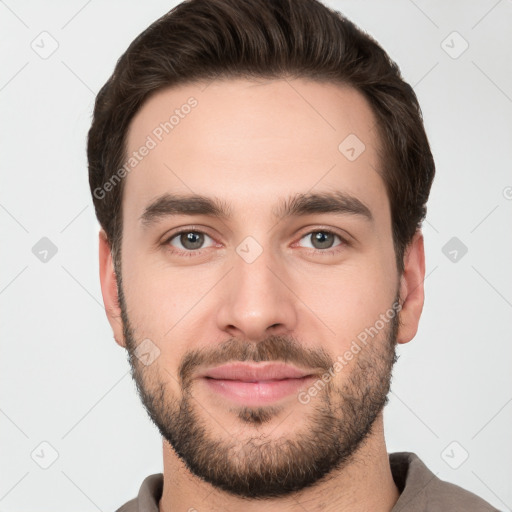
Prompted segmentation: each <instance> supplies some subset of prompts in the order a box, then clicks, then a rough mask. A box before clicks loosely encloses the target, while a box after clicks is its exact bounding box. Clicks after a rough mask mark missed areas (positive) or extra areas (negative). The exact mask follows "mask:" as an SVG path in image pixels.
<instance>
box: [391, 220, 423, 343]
mask: <svg viewBox="0 0 512 512" xmlns="http://www.w3.org/2000/svg"><path fill="white" fill-rule="evenodd" d="M424 280H425V250H424V246H423V234H422V233H421V231H420V230H418V231H416V234H415V235H414V237H413V239H412V241H411V242H410V244H409V245H408V246H407V248H406V252H405V255H404V272H403V274H402V276H401V279H400V300H401V304H402V309H401V310H400V327H399V329H398V336H397V342H398V343H407V342H409V341H411V340H412V339H413V338H414V336H415V335H416V332H417V331H418V324H419V321H420V316H421V312H422V310H423V303H424V299H425V294H424V287H423V282H424Z"/></svg>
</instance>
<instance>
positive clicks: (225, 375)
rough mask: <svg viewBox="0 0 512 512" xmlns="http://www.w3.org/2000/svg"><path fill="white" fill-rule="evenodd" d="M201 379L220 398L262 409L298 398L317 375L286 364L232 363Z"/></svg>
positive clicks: (213, 369)
mask: <svg viewBox="0 0 512 512" xmlns="http://www.w3.org/2000/svg"><path fill="white" fill-rule="evenodd" d="M199 378H200V380H201V381H202V382H204V384H205V385H206V386H207V388H208V389H209V391H210V392H212V393H214V394H215V395H217V396H219V395H220V396H222V397H224V398H226V399H228V400H230V401H232V402H235V403H238V404H241V405H245V406H262V405H265V404H271V403H274V402H276V401H279V400H282V399H284V398H285V397H289V396H290V395H294V394H295V396H296V395H297V394H298V392H299V390H300V389H301V388H303V387H306V386H307V385H308V384H309V383H310V382H311V381H312V380H314V378H315V375H314V374H313V373H312V372H311V371H310V370H302V369H300V368H297V367H296V366H291V365H288V364H284V363H258V364H249V363H230V364H226V365H222V366H218V367H216V368H210V369H208V370H205V371H204V372H202V373H201V374H200V375H199Z"/></svg>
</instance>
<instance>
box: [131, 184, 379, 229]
mask: <svg viewBox="0 0 512 512" xmlns="http://www.w3.org/2000/svg"><path fill="white" fill-rule="evenodd" d="M315 213H334V214H344V215H346V214H348V215H357V216H360V217H363V218H364V219H366V220H368V221H370V222H372V221H373V215H372V213H371V211H370V209H369V208H368V206H366V205H365V204H364V203H363V202H362V201H360V200H359V199H357V198H356V197H354V196H352V195H349V194H347V193H344V192H339V191H337V192H321V193H306V194H296V195H295V196H291V197H289V198H287V199H286V200H284V201H282V202H281V203H279V205H278V206H277V207H276V208H274V209H273V210H272V215H273V216H274V217H278V218H279V217H280V218H287V217H300V216H305V215H311V214H315ZM174 215H206V216H209V217H214V218H218V219H221V220H228V219H230V218H231V217H232V210H231V208H230V207H229V205H228V204H227V203H226V202H224V201H222V200H220V199H219V198H217V197H207V196H202V195H196V194H193V195H177V194H168V193H166V194H163V195H161V196H159V197H157V198H156V199H155V200H153V201H152V202H151V203H150V204H149V205H148V206H147V207H146V208H145V209H144V212H143V213H142V215H141V216H140V219H139V220H140V222H141V223H142V225H143V226H144V227H145V228H148V227H150V226H151V225H153V224H156V223H157V222H158V221H160V220H162V219H164V218H166V217H171V216H174Z"/></svg>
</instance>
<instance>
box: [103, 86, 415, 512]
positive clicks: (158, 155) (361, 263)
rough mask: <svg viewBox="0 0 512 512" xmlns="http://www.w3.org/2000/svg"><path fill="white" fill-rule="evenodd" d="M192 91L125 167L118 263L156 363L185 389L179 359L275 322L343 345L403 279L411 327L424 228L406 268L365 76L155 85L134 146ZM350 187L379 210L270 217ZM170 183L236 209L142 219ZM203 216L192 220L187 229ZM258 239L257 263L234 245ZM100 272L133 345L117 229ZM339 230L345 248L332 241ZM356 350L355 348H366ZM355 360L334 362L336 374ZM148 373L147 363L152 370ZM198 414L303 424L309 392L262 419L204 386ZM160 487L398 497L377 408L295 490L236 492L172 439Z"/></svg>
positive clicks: (189, 500)
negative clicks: (209, 478)
mask: <svg viewBox="0 0 512 512" xmlns="http://www.w3.org/2000/svg"><path fill="white" fill-rule="evenodd" d="M191 96H194V97H195V98H196V99H197V101H198V105H197V107H195V108H194V109H193V110H192V111H191V113H190V114H188V115H187V116H186V117H185V118H184V119H181V120H180V123H179V125H178V126H176V127H175V128H174V129H173V130H172V132H171V133H169V134H167V135H165V136H164V138H163V140H162V141H161V142H160V143H159V144H158V145H157V147H155V148H154V149H152V150H151V151H150V152H149V154H148V155H147V156H146V157H144V159H143V160H142V161H141V162H140V163H139V164H138V165H137V167H136V168H135V169H134V170H133V171H132V172H131V173H130V174H129V175H128V176H127V177H126V178H125V180H126V181H125V189H124V193H123V240H122V259H121V268H122V276H123V290H124V295H125V301H126V305H127V308H128V311H129V315H130V321H131V323H132V325H133V326H134V327H135V328H136V332H137V337H138V338H139V339H140V340H142V339H145V338H149V339H151V340H152V341H153V342H154V343H155V344H156V345H157V346H158V348H159V350H160V354H159V357H158V358H157V359H156V360H155V361H154V362H153V363H152V365H151V366H149V367H148V370H147V371H148V372H154V373H153V375H158V376H159V378H160V379H163V380H164V381H165V384H166V386H168V390H169V393H172V394H173V395H174V396H176V397H179V396H180V386H179V383H178V378H177V370H178V367H179V364H180V362H181V360H182V358H183V355H184V354H185V353H187V352H188V351H190V350H192V349H199V350H200V349H202V348H209V349H211V348H212V347H215V346H216V345H218V344H219V343H221V342H222V341H224V340H227V339H228V338H232V337H236V338H238V339H243V340H246V341H247V343H258V341H259V340H262V339H264V338H265V337H267V336H269V335H270V334H276V335H284V336H294V337H296V339H298V340H300V342H301V344H302V345H303V346H304V347H305V348H311V349H320V348H321V349H323V350H324V351H326V352H327V353H328V354H329V355H330V356H331V357H332V358H333V359H334V358H336V356H338V355H339V354H343V353H344V352H345V351H346V350H347V349H348V348H349V347H350V344H351V342H352V340H354V339H355V337H356V336H357V335H358V334H359V333H360V332H361V331H363V330H364V329H365V328H367V327H369V326H372V325H374V324H375V322H376V320H377V319H378V318H379V315H381V314H382V313H384V312H385V311H386V310H388V309H389V307H390V306H391V304H392V303H393V301H394V299H395V296H396V292H397V290H399V293H400V298H401V302H402V309H401V312H400V326H399V329H398V334H397V339H396V341H397V342H398V343H406V342H408V341H410V340H411V339H412V338H413V337H414V336H415V334H416V331H417V327H418V322H419V318H420V315H421V311H422V308H423V300H424V290H423V280H424V276H425V263H424V248H423V237H422V234H421V232H420V231H418V232H417V233H416V235H415V237H414V238H413V240H412V242H411V243H410V244H409V246H408V248H407V250H406V253H405V256H404V268H405V270H404V272H403V274H402V275H399V274H398V271H397V268H396V261H395V253H394V248H393V239H392V231H391V216H390V207H389V201H388V198H387V195H386V191H385V186H384V182H383V180H382V178H381V176H380V175H379V173H378V172H377V170H378V169H379V167H380V158H379V152H378V148H379V138H378V133H377V131H376V128H375V117H374V115H373V113H372V111H371V109H370V107H369V105H368V103H367V102H366V100H365V99H364V98H363V97H362V95H360V94H359V93H358V92H357V91H355V90H353V89H351V88H349V87H344V86H340V85H335V84H327V83H315V82H311V81H306V80H303V79H295V80H284V79H283V80H272V81H263V80H260V81H258V82H255V81H248V80H243V79H236V80H228V81H214V82H211V83H209V84H208V86H207V87H206V88H205V84H187V85H182V86H179V87H175V88H169V89H166V90H162V91H159V92H158V93H156V94H155V95H154V96H152V97H151V98H150V99H149V100H148V101H147V102H146V103H145V104H144V105H143V107H142V108H141V110H140V111H139V112H138V113H137V115H136V116H135V117H134V119H133V121H132V123H131V126H130V131H129V134H128V137H127V150H128V153H131V151H134V150H136V149H137V148H139V147H140V146H141V145H142V144H144V141H145V140H146V137H147V136H148V134H151V133H152V131H153V130H154V128H155V127H156V126H158V125H159V123H161V122H162V121H164V120H165V119H168V117H169V114H168V113H169V112H170V113H172V112H173V111H174V110H175V109H176V108H179V107H180V105H183V104H184V103H186V101H187V99H188V98H189V97H191ZM349 134H356V135H357V137H358V138H359V139H360V140H361V141H363V142H364V144H365V151H364V152H363V153H362V154H361V155H360V156H359V157H358V158H357V159H356V160H354V161H349V160H348V159H347V158H346V157H345V156H344V155H343V154H342V153H341V152H340V151H339V150H338V146H339V144H340V142H342V141H343V140H344V139H345V137H347V135H349ZM333 191H343V192H345V193H348V194H350V195H352V196H354V197H356V198H358V199H359V200H360V201H361V202H362V203H364V204H365V205H366V206H367V207H368V208H369V210H370V211H371V213H372V216H373V222H369V221H368V220H366V219H364V218H363V217H362V216H358V215H351V214H342V215H340V214H334V213H314V214H309V215H307V216H300V217H291V218H281V219H276V218H275V217H274V216H273V215H272V209H273V208H274V207H275V206H276V205H277V204H278V202H279V201H280V200H283V199H286V198H288V197H289V196H290V195H293V194H296V193H307V192H333ZM163 192H169V193H176V194H190V193H194V194H201V195H205V196H209V197H217V198H220V199H222V200H223V201H224V202H225V203H226V204H227V205H229V206H230V208H231V211H232V216H231V217H230V218H229V219H224V220H220V219H217V218H212V217H210V216H207V215H179V216H174V217H168V218H165V219H162V220H160V221H159V222H158V223H156V224H155V225H153V226H151V227H149V228H144V226H143V225H142V223H141V221H140V216H141V215H142V213H143V211H144V209H145V208H146V206H147V205H148V204H149V203H151V201H153V200H154V199H155V198H156V197H157V196H159V195H161V194H162V193H163ZM182 227H185V228H192V227H194V228H195V229H196V230H201V231H203V232H205V233H206V234H207V235H208V236H209V237H210V238H206V240H205V248H204V249H201V250H200V251H199V252H198V253H197V254H195V255H193V256H191V257H185V256H184V255H182V254H179V253H177V252H172V251H173V249H174V250H178V251H179V250H180V249H181V250H182V251H183V252H184V251H185V250H186V249H184V248H183V246H182V245H180V244H179V237H177V238H174V241H173V242H172V243H173V244H174V246H173V245H170V242H167V243H166V240H167V239H168V238H169V237H170V236H171V235H172V234H173V232H174V231H176V230H177V228H182ZM322 229H324V230H325V229H327V230H330V231H333V232H335V233H336V234H340V235H341V236H343V237H345V239H346V240H349V241H350V242H349V244H343V243H342V244H340V240H338V239H336V241H335V242H334V244H333V247H332V249H335V250H336V249H337V251H336V252H335V253H334V254H329V255H325V254H319V252H320V250H319V249H317V251H316V252H315V249H314V248H313V247H312V245H311V238H310V237H308V236H307V235H308V234H310V233H311V232H313V231H315V230H316V231H321V230H322ZM190 230H191V231H193V229H190ZM247 236H251V237H253V238H254V239H255V240H256V241H257V242H258V244H259V245H260V246H261V248H262V250H263V252H262V253H261V255H260V256H259V257H258V258H257V259H256V260H255V261H254V262H252V263H250V264H249V263H247V262H246V261H244V259H243V258H241V257H240V255H239V254H238V253H237V252H236V248H237V246H238V245H239V244H240V243H241V242H242V241H243V240H244V239H245V238H246V237H247ZM99 240H100V245H99V252H100V278H101V287H102V294H103V300H104V303H105V309H106V313H107V317H108V319H109V322H110V324H111V326H112V329H113V332H114V337H115V340H116V341H117V343H118V344H119V345H121V346H123V347H126V339H125V336H124V334H123V329H122V322H121V319H120V308H119V303H118V289H117V283H116V274H115V272H114V267H113V262H112V255H111V251H110V246H109V243H108V240H107V238H106V236H105V233H104V232H103V231H101V232H100V237H99ZM334 245H335V246H336V247H334ZM384 342H385V338H384V336H383V335H379V336H378V337H377V338H376V340H375V343H384ZM357 357H358V356H356V357H355V358H354V359H355V360H357ZM354 367H355V365H354V364H352V362H350V363H349V364H348V365H347V366H346V368H344V369H343V371H341V372H339V373H338V374H337V375H336V376H335V378H334V381H333V385H335V386H338V387H341V386H342V385H343V383H344V382H346V381H347V379H348V376H349V375H350V372H352V371H353V370H354ZM148 375H150V374H149V373H148ZM194 397H195V399H196V400H197V401H198V403H200V404H201V408H198V413H199V414H200V415H202V416H201V418H202V419H203V420H204V421H205V422H206V424H207V425H208V428H209V429H210V433H211V435H212V436H218V437H219V438H220V439H226V438H227V437H230V438H232V439H235V440H236V442H238V443H240V446H243V443H244V440H246V439H248V438H249V437H250V436H252V435H253V434H254V433H255V430H256V429H257V432H258V434H263V435H265V436H266V438H267V439H271V440H272V439H278V438H280V437H281V436H293V434H294V432H297V431H298V430H297V429H299V428H300V427H301V425H303V424H304V422H305V421H306V418H307V414H308V411H310V409H309V408H310V407H313V404H314V402H315V400H312V402H311V403H310V404H308V405H304V404H301V403H299V401H298V400H297V399H296V397H287V398H286V399H284V400H282V401H281V402H280V404H281V405H282V406H283V407H282V410H281V413H280V414H278V415H276V416H275V417H274V418H272V419H271V420H270V421H268V422H266V423H264V424H263V425H259V426H255V425H251V424H248V423H242V422H240V420H239V419H238V418H237V415H236V414H233V411H232V409H231V407H230V404H229V403H228V402H227V401H225V400H215V399H213V397H212V396H211V392H209V390H208V389H205V388H204V387H201V386H199V385H196V387H195V388H194ZM163 459H164V489H163V496H162V499H161V501H160V511H161V512H164V511H165V512H167V511H171V510H173V511H174V510H183V511H186V510H189V508H191V507H195V508H196V509H198V510H201V511H208V510H212V511H213V510H225V511H231V510H232V511H235V510H239V509H240V508H241V507H243V508H244V509H246V510H249V511H253V510H254V511H256V510H266V511H273V510H279V511H281V512H282V511H283V510H287V511H295V510H304V507H306V509H307V510H309V511H311V512H313V511H316V510H325V511H330V510H351V511H354V512H357V511H363V510H365V511H366V510H372V511H377V512H380V511H389V510H391V509H392V507H393V505H394V504H395V503H396V501H397V499H398V497H399V492H398V490H397V488H396V486H395V484H394V482H393V479H392V475H391V471H390V467H389V461H388V454H387V451H386V445H385V440H384V430H383V420H382V413H380V414H379V415H378V417H377V419H376V421H375V423H374V425H373V429H372V431H371V434H370V435H369V436H368V438H367V439H366V441H365V442H364V443H363V444H362V445H361V446H360V447H359V449H358V451H357V453H356V454H355V456H354V457H353V458H352V460H350V461H349V463H347V464H346V465H344V466H343V467H342V468H340V469H339V470H336V471H333V472H332V474H330V475H329V476H330V478H327V479H324V480H322V481H320V482H318V484H317V485H315V486H313V487H308V488H305V489H303V490H301V491H299V492H297V493H296V494H294V495H290V496H286V497H281V498H275V499H269V500H266V501H265V502H262V501H258V500H247V499H242V498H240V497H237V496H233V495H231V494H228V493H226V492H224V491H222V490H219V489H217V488H215V487H213V486H212V485H211V484H209V483H207V482H204V481H202V480H201V479H199V478H197V477H196V476H195V475H194V474H192V473H191V472H190V471H189V470H188V469H187V468H186V467H185V465H184V464H183V462H182V461H181V459H179V458H178V457H177V455H176V453H175V452H174V451H173V449H172V448H171V446H170V445H169V443H167V442H166V441H165V440H164V441H163Z"/></svg>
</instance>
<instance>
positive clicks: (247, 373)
mask: <svg viewBox="0 0 512 512" xmlns="http://www.w3.org/2000/svg"><path fill="white" fill-rule="evenodd" d="M311 374H312V373H311V371H307V370H301V369H300V368H297V367H296V366H291V365H289V364H284V363H256V364H249V363H228V364H224V365H221V366H217V367H215V368H210V369H208V370H205V371H204V372H202V373H201V374H200V377H209V378H211V379H218V380H238V381H242V382H258V381H265V380H281V379H300V378H303V377H307V376H310V375H311Z"/></svg>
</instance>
